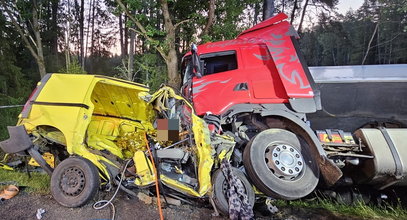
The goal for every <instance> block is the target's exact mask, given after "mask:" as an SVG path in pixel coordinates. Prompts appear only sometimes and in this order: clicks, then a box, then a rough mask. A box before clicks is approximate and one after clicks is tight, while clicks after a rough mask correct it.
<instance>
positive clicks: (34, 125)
mask: <svg viewBox="0 0 407 220" xmlns="http://www.w3.org/2000/svg"><path fill="white" fill-rule="evenodd" d="M286 18H287V16H286V15H284V14H278V15H276V16H275V17H273V18H270V19H268V20H266V21H264V22H262V23H260V24H258V25H256V26H254V27H252V28H250V29H248V30H246V31H244V32H242V33H241V34H240V35H239V36H238V37H237V38H236V39H234V40H228V41H222V42H213V43H207V44H203V45H199V46H198V47H195V46H193V47H192V51H191V52H189V53H187V54H186V55H185V56H184V58H183V61H182V65H181V66H182V70H181V73H182V78H183V85H182V87H181V91H180V92H181V94H178V93H177V92H176V91H174V90H173V89H172V88H170V87H165V86H164V87H162V88H161V89H159V90H158V91H157V92H155V93H153V94H149V93H148V92H149V89H148V88H147V87H146V86H144V85H141V84H138V83H134V82H129V81H125V80H120V79H115V78H111V77H106V76H97V75H71V74H48V75H46V76H44V77H43V79H41V82H39V83H38V85H37V88H36V89H35V90H34V91H33V93H32V95H31V96H30V98H29V100H28V101H27V103H26V105H25V106H24V108H23V110H22V112H21V114H20V116H19V121H18V123H17V126H10V127H8V130H9V134H10V138H9V139H8V140H5V141H2V142H0V147H1V149H2V150H3V151H4V152H6V153H10V154H12V153H15V154H18V155H30V156H31V157H32V158H33V159H34V160H35V161H36V163H38V164H39V165H40V166H41V167H42V168H43V169H44V170H45V171H46V172H47V173H48V174H50V175H51V192H52V195H53V197H54V198H55V200H56V201H57V202H59V203H60V204H62V205H64V206H67V207H78V206H81V205H83V204H85V203H87V202H88V201H90V200H91V199H92V198H93V197H94V195H95V193H96V192H97V190H98V189H102V190H103V189H105V190H110V189H111V188H112V187H113V186H118V187H119V188H120V189H122V190H124V191H126V192H127V193H129V194H132V195H136V194H135V191H137V190H138V189H140V188H150V189H151V190H152V191H155V192H156V193H157V194H160V192H161V193H164V194H165V195H166V196H169V197H173V198H177V199H182V200H184V201H186V200H199V201H202V200H204V201H209V202H211V203H212V205H213V207H214V208H215V209H216V210H218V211H219V212H220V213H223V214H224V215H229V217H230V218H234V219H235V218H238V217H240V218H246V219H250V218H252V216H253V212H252V208H253V205H254V203H255V201H259V200H261V199H259V198H262V197H263V198H265V197H273V198H277V199H285V200H294V199H300V198H303V197H305V196H307V195H309V194H310V193H311V192H313V191H314V189H315V188H316V186H317V185H318V184H319V185H320V186H321V187H322V188H329V189H332V188H335V187H342V186H350V185H364V186H368V187H369V188H373V189H375V190H384V189H390V188H391V187H405V186H406V185H407V178H406V177H407V167H406V166H405V165H404V164H407V151H406V149H407V142H405V141H404V139H405V137H406V136H407V129H406V124H405V122H406V121H407V119H406V117H405V116H406V115H407V112H405V109H407V106H406V107H403V106H402V105H405V104H406V102H391V103H390V102H384V103H386V108H387V109H391V110H393V109H396V110H398V111H395V113H394V114H393V112H390V113H391V114H390V113H389V114H387V113H386V114H385V115H390V117H389V119H387V118H384V117H382V116H380V117H377V116H376V115H373V116H372V115H368V116H367V117H365V116H363V117H361V116H360V115H361V114H360V113H361V111H358V110H357V109H355V106H353V107H352V108H349V103H348V102H349V100H348V97H345V98H343V99H344V102H343V104H342V105H339V106H337V105H338V103H342V102H336V101H335V102H332V103H330V102H329V101H330V99H327V98H325V99H324V98H323V99H324V100H322V102H321V97H327V96H326V94H327V93H326V92H325V93H324V94H325V96H324V94H322V96H321V94H320V90H319V89H322V90H321V91H330V90H327V88H333V89H334V90H332V91H340V89H339V90H338V88H339V87H337V86H335V83H334V82H337V79H336V78H335V79H334V81H329V82H328V83H327V84H326V85H319V87H318V85H316V83H315V82H314V79H313V77H312V76H311V74H310V72H309V70H308V67H307V66H306V63H305V62H304V59H303V58H302V57H301V54H300V53H299V49H298V44H297V43H296V38H298V34H297V33H296V32H295V30H294V29H293V28H292V26H291V25H290V24H289V23H288V22H287V21H285V19H286ZM198 50H199V52H198ZM346 82H349V80H348V81H344V82H341V83H342V84H346ZM354 82H355V81H354V80H353V79H352V80H351V84H350V85H348V84H346V86H348V87H352V86H353V85H355V83H354ZM375 82H376V81H375ZM386 83H390V81H383V82H380V84H386ZM391 83H394V81H393V79H392V81H391ZM342 84H341V86H344V85H342ZM397 85H398V86H399V87H398V88H402V89H400V90H399V91H398V92H399V93H397V94H401V97H403V99H401V100H404V97H405V96H406V95H407V94H406V91H407V90H405V89H403V88H405V85H406V84H405V81H401V82H400V83H398V84H397ZM386 86H389V87H388V88H393V87H394V86H393V84H386ZM348 87H346V88H348ZM352 88H353V87H352ZM381 88H383V87H381ZM323 89H325V90H323ZM352 91H353V90H352ZM369 92H370V90H369ZM338 93H340V92H335V93H334V94H333V97H334V98H335V99H334V100H337V99H338V95H339V94H338ZM344 94H348V93H344ZM360 94H361V93H356V96H357V95H360ZM363 94H364V96H368V93H367V92H366V93H363ZM386 94H387V93H386ZM328 97H330V96H328ZM367 100H373V101H372V102H371V103H370V102H369V105H367V106H375V107H376V106H377V102H375V101H376V97H374V98H371V97H370V99H367ZM389 100H393V99H389ZM367 102H368V101H365V102H364V103H367ZM321 103H323V104H324V106H325V107H335V108H334V109H347V108H349V109H348V110H349V112H350V113H352V112H355V114H350V113H349V114H346V117H345V116H344V117H336V115H333V114H328V115H329V116H330V117H323V118H324V119H323V120H322V119H321V121H320V123H316V124H314V122H315V121H317V120H318V118H319V117H320V116H318V115H317V116H313V117H310V118H311V119H309V118H308V116H312V114H314V113H315V112H317V111H318V110H323V111H322V112H324V113H329V112H327V111H326V108H324V106H322V104H321ZM327 103H328V104H327ZM389 103H390V104H393V105H394V106H392V107H389V105H390V104H389ZM362 104H363V103H358V105H362ZM400 106H401V107H400ZM361 109H363V108H361ZM366 109H367V110H368V108H365V109H363V113H364V114H362V115H367V113H369V112H368V111H366ZM372 112H373V111H372ZM397 112H399V113H400V114H397ZM322 116H324V115H322ZM333 116H335V117H333ZM396 116H397V117H396ZM386 117H387V116H386ZM345 119H346V120H345ZM399 119H401V120H399ZM329 121H331V122H332V123H327V122H329ZM350 121H351V122H352V121H353V123H352V126H350V125H349V123H348V122H350ZM333 122H334V123H333ZM342 122H343V123H342ZM363 123H365V124H363ZM313 124H314V125H313ZM326 124H330V125H333V124H334V125H338V126H341V127H339V128H332V127H331V129H324V128H322V126H323V125H326ZM312 126H314V129H313V127H312ZM349 128H352V129H351V130H352V131H350V132H349V131H343V130H341V129H349ZM320 177H321V179H320ZM154 186H155V187H154ZM159 198H160V197H159V196H158V197H157V200H158V203H160V199H159ZM159 207H160V206H159Z"/></svg>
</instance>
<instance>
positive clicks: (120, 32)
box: [119, 13, 125, 59]
mask: <svg viewBox="0 0 407 220" xmlns="http://www.w3.org/2000/svg"><path fill="white" fill-rule="evenodd" d="M123 32H124V29H123V15H122V14H121V13H120V14H119V34H120V51H121V55H120V56H121V57H122V59H123V58H124V55H125V53H124V35H123V34H124V33H123Z"/></svg>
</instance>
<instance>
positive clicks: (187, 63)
mask: <svg viewBox="0 0 407 220" xmlns="http://www.w3.org/2000/svg"><path fill="white" fill-rule="evenodd" d="M181 74H182V84H185V83H186V82H188V80H189V79H191V78H192V77H193V73H192V62H191V56H187V57H185V58H184V60H183V62H182V65H181Z"/></svg>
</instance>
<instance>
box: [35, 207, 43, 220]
mask: <svg viewBox="0 0 407 220" xmlns="http://www.w3.org/2000/svg"><path fill="white" fill-rule="evenodd" d="M44 213H45V209H43V208H40V209H37V214H36V215H35V216H36V217H37V219H42V215H43V214H44Z"/></svg>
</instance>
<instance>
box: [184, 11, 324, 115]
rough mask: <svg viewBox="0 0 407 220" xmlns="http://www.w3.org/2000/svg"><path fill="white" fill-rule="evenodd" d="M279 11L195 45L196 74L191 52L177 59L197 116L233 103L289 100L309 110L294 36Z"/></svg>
mask: <svg viewBox="0 0 407 220" xmlns="http://www.w3.org/2000/svg"><path fill="white" fill-rule="evenodd" d="M285 18H287V16H286V15H285V14H279V15H277V16H275V17H273V18H271V19H269V20H267V21H265V22H262V23H260V24H259V25H256V26H254V27H253V28H251V29H248V30H246V31H244V32H242V33H241V34H240V35H239V36H238V37H237V38H236V39H234V40H227V41H220V42H214V43H206V44H203V45H199V46H198V50H197V53H198V55H199V58H200V61H201V72H202V73H201V74H202V77H200V78H198V77H197V76H194V75H193V74H192V71H191V68H188V66H189V67H190V65H191V64H190V63H191V62H190V61H191V53H188V54H186V55H185V57H184V59H183V61H184V62H183V70H182V71H183V75H184V77H183V78H184V81H183V83H184V86H186V85H188V81H190V82H189V84H190V85H189V86H190V88H191V87H192V89H190V91H189V92H188V94H187V96H189V97H190V99H191V100H192V102H193V103H194V108H195V110H196V112H197V114H198V115H204V114H205V113H207V112H211V113H212V114H215V115H221V114H223V113H225V112H226V111H227V110H228V109H229V108H230V107H232V106H235V105H237V104H244V103H250V104H265V103H267V104H276V103H290V104H291V106H292V107H293V110H294V111H298V112H304V113H309V112H315V110H316V105H315V101H314V92H313V89H312V87H311V84H310V80H311V83H312V77H309V76H307V73H306V71H307V70H308V69H307V68H306V67H305V68H304V67H303V63H301V61H300V59H299V57H298V53H297V51H296V47H295V46H294V44H295V42H293V40H294V41H295V39H294V38H296V37H297V34H296V32H295V31H294V30H293V29H292V27H291V25H290V24H289V23H288V22H287V21H284V19H285Z"/></svg>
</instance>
